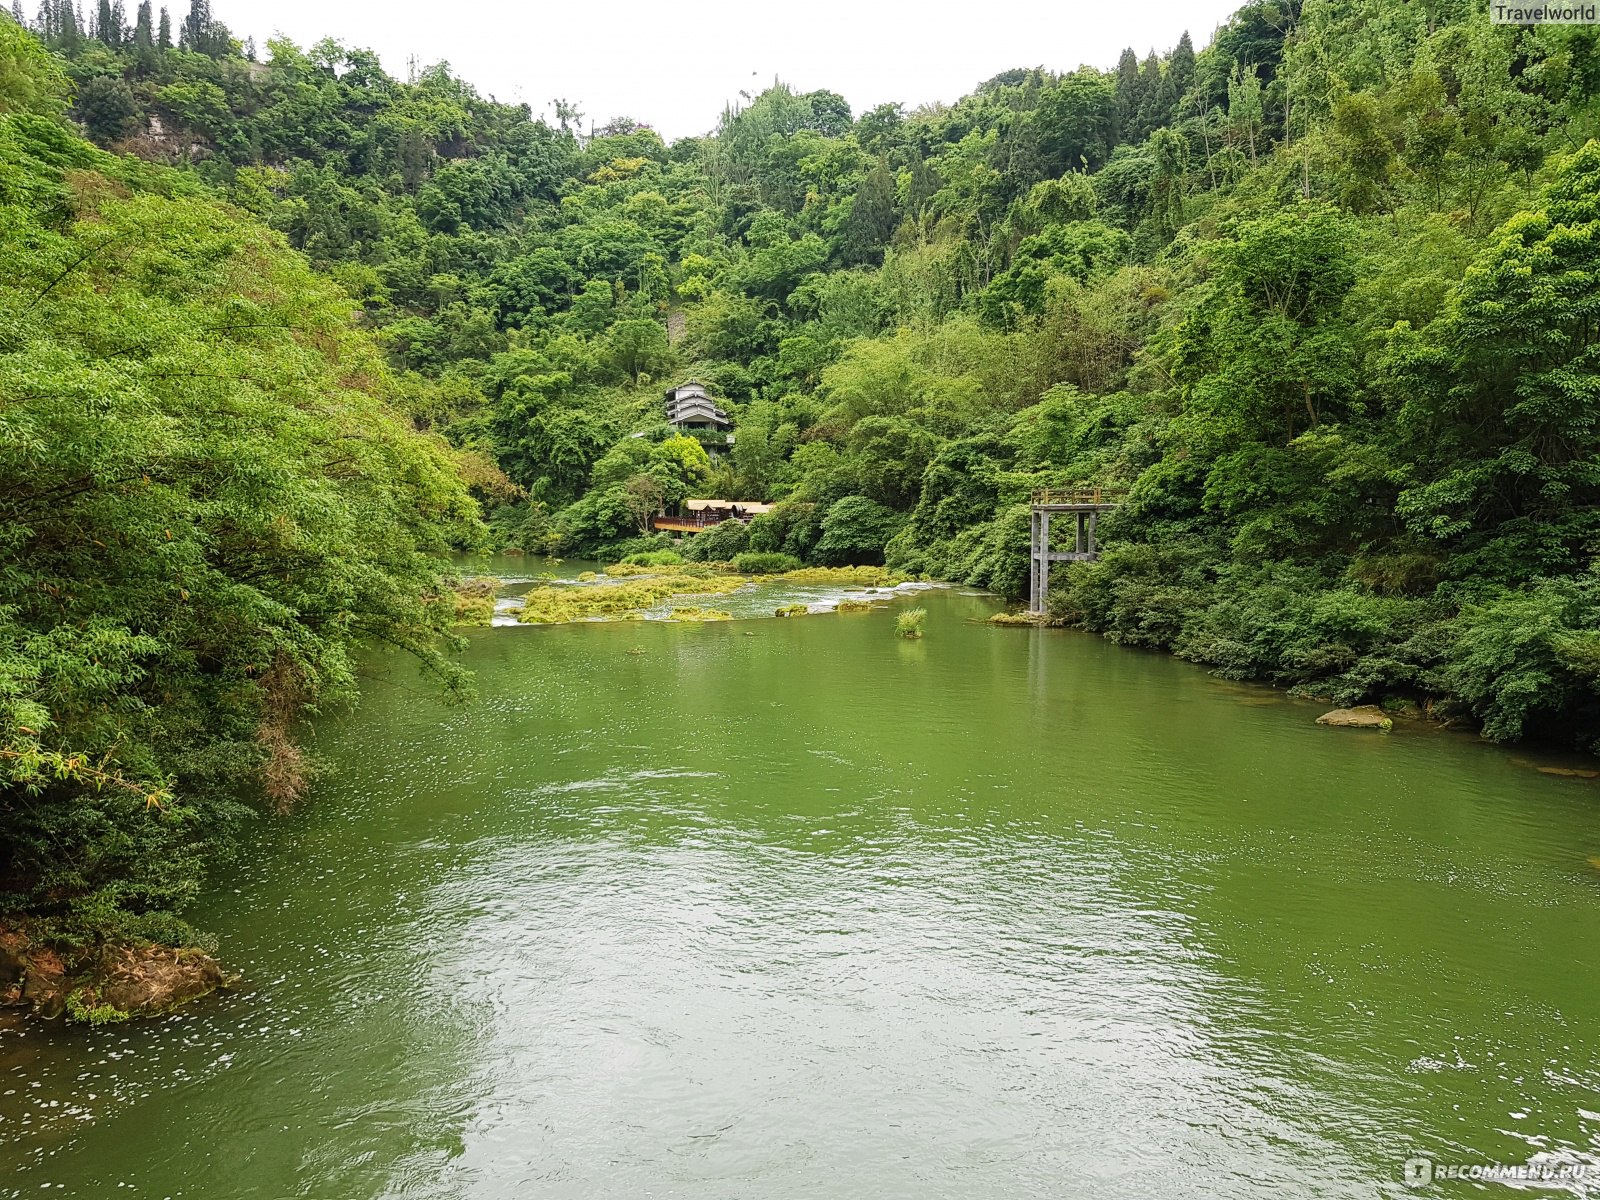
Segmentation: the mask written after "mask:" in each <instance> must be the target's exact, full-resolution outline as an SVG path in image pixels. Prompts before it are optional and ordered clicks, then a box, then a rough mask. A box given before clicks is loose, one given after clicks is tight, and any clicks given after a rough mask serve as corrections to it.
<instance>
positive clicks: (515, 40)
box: [30, 0, 1242, 141]
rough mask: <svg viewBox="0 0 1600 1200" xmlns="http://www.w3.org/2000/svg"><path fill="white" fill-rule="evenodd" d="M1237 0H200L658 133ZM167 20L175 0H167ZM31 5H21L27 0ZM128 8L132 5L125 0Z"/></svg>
mask: <svg viewBox="0 0 1600 1200" xmlns="http://www.w3.org/2000/svg"><path fill="white" fill-rule="evenodd" d="M1241 2H1242V0H1187V2H1185V0H1141V2H1140V3H1137V4H1126V3H1123V4H1117V3H1105V2H1099V0H1087V2H1086V0H1010V2H1009V3H1000V4H974V3H972V2H971V0H967V2H966V3H963V4H960V5H959V6H958V5H956V4H954V3H951V0H921V2H917V0H898V2H894V3H885V2H884V0H804V2H803V3H796V4H785V5H782V6H776V5H763V4H762V3H761V0H676V3H674V2H671V0H651V2H649V3H645V2H641V0H613V2H612V3H604V0H602V2H601V3H587V4H586V3H582V2H581V0H580V2H569V3H565V4H553V3H550V2H549V0H528V2H526V3H520V4H519V3H516V2H515V0H465V2H459V3H454V4H451V3H440V2H439V0H431V2H430V3H426V4H424V3H420V2H419V0H334V2H331V3H330V2H329V0H212V4H211V11H212V12H213V13H214V14H215V15H216V17H217V18H218V19H219V20H221V21H223V22H224V23H226V24H227V26H228V28H229V29H230V30H231V31H232V32H233V34H234V36H235V37H239V38H241V39H242V38H244V37H248V36H254V37H255V39H256V42H257V44H258V46H259V47H260V50H261V53H262V55H263V56H265V54H266V40H267V38H268V37H269V36H272V35H274V34H279V33H282V34H285V35H287V36H288V37H290V38H292V39H293V40H294V41H296V42H298V43H299V44H300V45H302V46H306V45H309V44H311V43H312V42H315V41H317V40H318V39H320V38H322V37H324V36H327V37H333V38H335V39H336V40H338V41H341V42H344V43H346V44H349V45H355V46H363V47H367V48H369V49H372V50H375V51H377V53H378V55H379V57H380V58H382V60H383V64H384V67H385V68H386V69H387V70H388V71H389V72H390V73H391V74H393V75H396V76H399V77H401V78H404V77H405V73H406V60H407V59H408V58H409V57H410V56H411V55H416V56H417V57H418V59H419V60H420V61H421V62H422V64H423V65H426V64H428V63H432V62H437V61H438V60H440V59H444V60H447V61H448V62H449V63H450V65H451V67H452V68H453V69H454V70H455V72H456V74H457V75H459V76H461V77H462V78H464V79H466V80H468V81H469V82H471V83H472V84H473V85H474V86H475V87H477V89H478V90H479V91H480V92H482V93H485V94H489V95H493V96H495V97H496V98H497V99H499V100H504V101H509V102H512V103H527V104H528V105H529V106H530V107H531V108H532V109H533V111H534V112H535V113H539V112H553V110H552V109H551V106H550V101H551V99H552V98H554V97H557V96H559V97H562V98H564V99H567V100H571V101H574V102H575V103H577V105H578V108H579V109H580V111H582V112H583V113H584V114H585V124H587V123H588V119H589V118H593V119H594V121H595V123H596V124H603V123H604V122H605V121H607V120H609V119H610V118H612V117H616V116H629V117H632V118H634V119H635V120H638V121H643V122H645V123H646V124H649V125H652V126H654V127H655V129H656V130H657V131H659V132H660V133H661V135H662V136H663V137H665V138H666V139H667V140H669V141H670V140H671V139H673V138H675V137H684V136H688V135H694V134H700V133H705V132H707V131H708V130H710V129H711V128H712V127H713V126H714V125H715V124H716V121H717V117H718V115H719V114H720V113H721V111H722V107H723V105H724V104H725V103H726V102H728V101H730V100H737V99H738V95H739V92H740V91H741V90H744V91H748V92H750V93H751V94H752V95H754V94H755V93H756V92H758V91H760V90H761V88H763V87H765V86H767V85H768V84H770V83H771V82H772V79H773V77H774V76H775V75H776V76H777V77H779V78H781V79H782V80H783V81H784V82H786V83H789V84H792V85H793V86H795V87H796V88H798V89H799V90H801V91H811V90H813V89H816V88H829V89H831V90H833V91H836V92H839V93H840V94H841V95H843V96H844V98H845V99H846V100H848V101H849V102H850V106H851V109H852V110H853V111H854V112H855V113H857V114H858V115H859V114H860V113H862V112H864V111H866V110H867V109H869V108H872V107H873V106H874V105H877V104H881V103H882V102H884V101H886V100H896V101H900V102H901V103H904V104H905V105H906V106H907V107H908V108H914V107H915V106H916V105H918V104H921V103H923V102H926V101H933V100H943V101H946V102H949V101H953V100H956V99H958V98H959V97H961V96H963V95H965V94H966V93H968V92H970V91H971V90H972V89H973V87H974V86H976V85H977V84H978V83H980V82H982V81H983V80H985V79H988V78H989V77H990V76H992V75H995V74H998V73H999V72H1000V71H1004V70H1006V69H1008V68H1010V67H1033V66H1044V67H1047V68H1050V69H1052V70H1072V69H1075V68H1076V67H1078V66H1079V65H1080V64H1083V63H1089V64H1091V65H1094V66H1098V67H1110V66H1112V65H1114V64H1115V63H1116V60H1117V56H1118V55H1119V54H1120V53H1121V51H1122V48H1123V47H1124V46H1129V45H1131V46H1132V47H1133V48H1134V49H1135V50H1136V51H1137V52H1138V53H1139V56H1140V57H1141V58H1143V57H1144V54H1145V52H1146V51H1148V50H1150V49H1152V48H1154V49H1155V50H1156V51H1157V52H1158V53H1164V52H1165V51H1166V50H1168V49H1169V48H1170V47H1171V46H1172V45H1173V44H1174V43H1175V42H1176V41H1177V40H1178V37H1179V35H1181V34H1182V32H1183V31H1184V30H1185V29H1188V30H1189V32H1190V35H1191V36H1192V37H1193V38H1194V43H1195V49H1197V50H1198V49H1200V48H1201V47H1203V46H1204V45H1205V44H1206V43H1207V42H1208V41H1210V39H1211V33H1212V30H1214V29H1215V28H1216V27H1217V25H1218V24H1220V23H1221V22H1222V21H1223V20H1224V19H1225V18H1226V17H1227V16H1228V14H1229V13H1231V12H1233V11H1234V10H1235V9H1236V8H1237V7H1238V6H1239V4H1240V3H1241ZM166 3H167V5H168V8H169V9H170V10H171V12H172V17H173V22H174V24H176V23H177V22H178V21H179V20H180V19H181V17H182V16H183V14H184V13H185V12H187V11H188V4H187V2H186V0H166ZM30 7H31V6H30ZM127 7H128V9H129V11H130V12H131V11H132V9H133V8H134V5H133V4H132V3H130V4H128V6H127Z"/></svg>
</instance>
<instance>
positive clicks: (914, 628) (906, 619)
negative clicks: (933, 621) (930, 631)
mask: <svg viewBox="0 0 1600 1200" xmlns="http://www.w3.org/2000/svg"><path fill="white" fill-rule="evenodd" d="M927 616H928V610H927V609H925V608H908V609H906V610H905V612H903V613H901V614H900V615H899V616H897V617H895V619H894V631H895V633H896V634H898V635H899V636H900V637H903V638H919V637H921V636H922V622H923V621H924V620H925V619H926V618H927Z"/></svg>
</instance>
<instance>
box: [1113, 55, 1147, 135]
mask: <svg viewBox="0 0 1600 1200" xmlns="http://www.w3.org/2000/svg"><path fill="white" fill-rule="evenodd" d="M1143 100H1144V90H1143V80H1142V79H1141V78H1140V75H1139V56H1138V55H1137V54H1135V53H1134V52H1133V48H1132V47H1131V46H1130V47H1129V48H1128V49H1126V50H1124V51H1123V52H1122V57H1121V58H1119V59H1118V60H1117V90H1116V109H1115V117H1116V129H1115V131H1114V133H1115V136H1114V139H1113V140H1114V141H1116V142H1127V141H1134V140H1137V135H1136V134H1135V132H1134V128H1135V126H1136V125H1137V124H1138V122H1139V106H1140V104H1141V103H1142V102H1143Z"/></svg>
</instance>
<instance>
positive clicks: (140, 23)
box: [133, 0, 155, 50]
mask: <svg viewBox="0 0 1600 1200" xmlns="http://www.w3.org/2000/svg"><path fill="white" fill-rule="evenodd" d="M150 26H151V20H150V0H139V12H138V15H137V16H136V17H135V18H134V22H133V48H134V49H135V50H148V49H150V48H151V47H152V46H154V45H155V34H154V31H153V30H152V29H151V28H150Z"/></svg>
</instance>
